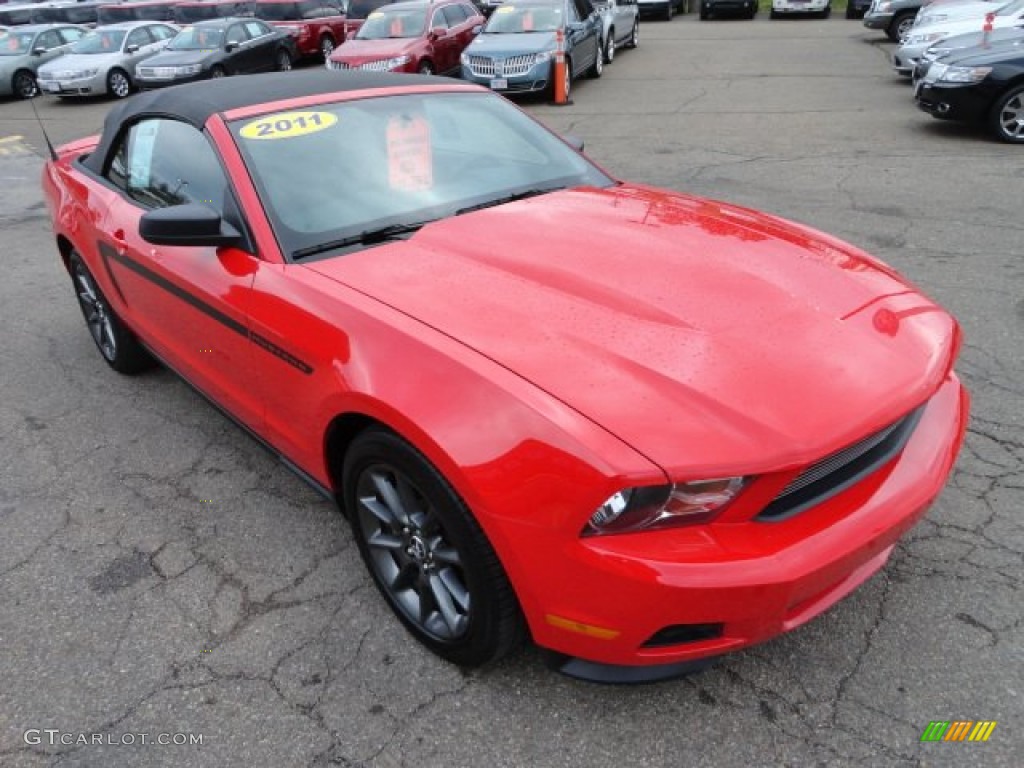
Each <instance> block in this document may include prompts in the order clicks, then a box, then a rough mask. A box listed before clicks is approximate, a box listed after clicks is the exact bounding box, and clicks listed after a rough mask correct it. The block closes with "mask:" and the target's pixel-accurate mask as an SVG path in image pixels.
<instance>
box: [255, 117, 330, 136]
mask: <svg viewBox="0 0 1024 768" xmlns="http://www.w3.org/2000/svg"><path fill="white" fill-rule="evenodd" d="M337 122H338V116H337V115H334V114H332V113H330V112H278V113H277V114H276V115H267V116H266V117H261V118H260V119H259V120H253V121H252V122H251V123H246V124H245V125H243V126H242V130H241V131H239V133H241V135H242V137H243V138H246V139H291V138H294V137H296V136H305V135H306V134H307V133H316V132H317V131H322V130H324V129H326V128H330V127H331V126H332V125H334V124H335V123H337Z"/></svg>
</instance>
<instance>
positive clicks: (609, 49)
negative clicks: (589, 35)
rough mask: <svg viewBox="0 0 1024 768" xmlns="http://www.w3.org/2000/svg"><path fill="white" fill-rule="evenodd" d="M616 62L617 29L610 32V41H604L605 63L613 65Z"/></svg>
mask: <svg viewBox="0 0 1024 768" xmlns="http://www.w3.org/2000/svg"><path fill="white" fill-rule="evenodd" d="M614 60H615V28H614V27H613V28H612V29H609V30H608V39H607V40H605V41H604V63H605V64H611V63H612V62H613V61H614Z"/></svg>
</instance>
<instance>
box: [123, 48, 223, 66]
mask: <svg viewBox="0 0 1024 768" xmlns="http://www.w3.org/2000/svg"><path fill="white" fill-rule="evenodd" d="M219 55H220V50H219V49H218V50H195V51H168V50H167V49H164V50H163V51H161V52H160V53H157V54H155V55H153V56H150V57H148V58H146V59H145V60H144V61H142V62H141V64H140V66H143V67H183V66H185V65H186V64H202V63H204V62H207V61H211V60H213V59H215V58H217V57H218V56H219Z"/></svg>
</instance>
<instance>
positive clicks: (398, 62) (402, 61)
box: [384, 56, 411, 69]
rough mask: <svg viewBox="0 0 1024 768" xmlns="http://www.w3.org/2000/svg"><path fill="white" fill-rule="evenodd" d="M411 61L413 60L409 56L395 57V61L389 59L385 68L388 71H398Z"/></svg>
mask: <svg viewBox="0 0 1024 768" xmlns="http://www.w3.org/2000/svg"><path fill="white" fill-rule="evenodd" d="M410 61H411V59H410V58H409V57H408V56H395V58H393V59H388V60H387V62H386V63H385V65H384V66H385V68H387V69H398V68H399V67H404V66H405V65H406V64H408V63H409V62H410Z"/></svg>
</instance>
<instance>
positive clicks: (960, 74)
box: [939, 67, 992, 83]
mask: <svg viewBox="0 0 1024 768" xmlns="http://www.w3.org/2000/svg"><path fill="white" fill-rule="evenodd" d="M991 71H992V67H947V68H946V71H945V72H943V73H942V74H941V75H940V76H939V80H941V81H943V82H946V83H980V82H981V81H982V80H984V79H985V77H986V76H987V75H988V73H989V72H991Z"/></svg>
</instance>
